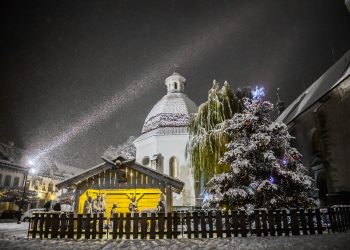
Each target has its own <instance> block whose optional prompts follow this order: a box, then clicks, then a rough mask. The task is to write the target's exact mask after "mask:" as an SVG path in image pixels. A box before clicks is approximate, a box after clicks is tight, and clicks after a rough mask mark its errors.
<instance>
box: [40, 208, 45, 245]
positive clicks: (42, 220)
mask: <svg viewBox="0 0 350 250" xmlns="http://www.w3.org/2000/svg"><path fill="white" fill-rule="evenodd" d="M44 222H45V214H44V213H42V214H40V225H39V227H40V231H39V236H40V239H42V238H43V235H44Z"/></svg>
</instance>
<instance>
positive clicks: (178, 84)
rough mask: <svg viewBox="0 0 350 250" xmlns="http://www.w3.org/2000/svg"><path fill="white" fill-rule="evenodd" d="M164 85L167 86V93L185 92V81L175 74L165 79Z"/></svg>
mask: <svg viewBox="0 0 350 250" xmlns="http://www.w3.org/2000/svg"><path fill="white" fill-rule="evenodd" d="M164 83H165V85H166V86H167V89H168V93H176V92H180V93H183V92H184V91H185V85H186V79H185V77H183V76H182V75H180V74H179V73H177V72H174V73H173V74H172V75H171V76H169V77H167V78H166V79H165V81H164Z"/></svg>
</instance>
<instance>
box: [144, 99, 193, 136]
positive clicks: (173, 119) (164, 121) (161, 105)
mask: <svg viewBox="0 0 350 250" xmlns="http://www.w3.org/2000/svg"><path fill="white" fill-rule="evenodd" d="M197 110H198V107H197V105H196V104H195V103H194V102H193V101H192V100H191V99H190V98H188V97H187V96H186V95H185V94H184V93H168V94H167V95H165V96H164V97H163V98H162V99H161V100H160V101H159V102H157V104H156V105H154V107H153V108H152V110H151V112H150V113H149V114H148V116H147V118H146V120H145V123H144V125H143V128H142V133H146V132H149V131H151V130H154V129H156V128H159V127H185V126H188V124H189V121H190V115H191V114H193V113H196V112H197Z"/></svg>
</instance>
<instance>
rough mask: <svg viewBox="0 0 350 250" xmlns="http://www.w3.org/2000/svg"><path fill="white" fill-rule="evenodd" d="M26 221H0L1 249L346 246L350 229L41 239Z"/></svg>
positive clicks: (303, 247) (349, 238)
mask: <svg viewBox="0 0 350 250" xmlns="http://www.w3.org/2000/svg"><path fill="white" fill-rule="evenodd" d="M27 228H28V224H27V223H22V224H20V225H17V224H16V223H0V249H1V250H5V249H16V250H19V249H34V250H39V249H50V250H53V249H62V250H69V249H84V250H85V249H105V250H106V249H138V250H141V249H166V250H171V249H251V250H253V249H271V250H274V249H276V250H280V249H293V250H303V249H305V250H306V249H307V250H309V249H311V250H312V249H321V250H322V249H324V250H328V249H339V250H342V249H344V250H345V249H349V245H350V232H345V233H336V234H325V235H313V236H289V237H284V236H280V237H260V238H258V237H248V238H222V239H178V240H123V241H121V240H40V239H26V238H25V237H26V230H27Z"/></svg>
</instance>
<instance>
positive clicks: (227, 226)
mask: <svg viewBox="0 0 350 250" xmlns="http://www.w3.org/2000/svg"><path fill="white" fill-rule="evenodd" d="M230 215H231V211H230V213H229V211H225V212H224V217H225V232H226V237H231V223H230Z"/></svg>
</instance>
